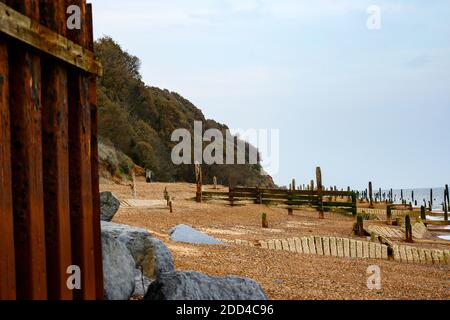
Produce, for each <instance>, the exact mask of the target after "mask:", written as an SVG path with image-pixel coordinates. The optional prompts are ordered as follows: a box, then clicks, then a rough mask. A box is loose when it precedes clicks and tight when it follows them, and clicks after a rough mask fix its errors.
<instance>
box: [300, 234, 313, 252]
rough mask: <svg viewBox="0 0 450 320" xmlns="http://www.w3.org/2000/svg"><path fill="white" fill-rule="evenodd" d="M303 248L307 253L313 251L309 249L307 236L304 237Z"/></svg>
mask: <svg viewBox="0 0 450 320" xmlns="http://www.w3.org/2000/svg"><path fill="white" fill-rule="evenodd" d="M302 248H303V253H305V254H310V253H311V250H310V249H309V242H308V238H305V237H303V238H302Z"/></svg>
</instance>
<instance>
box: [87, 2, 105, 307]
mask: <svg viewBox="0 0 450 320" xmlns="http://www.w3.org/2000/svg"><path fill="white" fill-rule="evenodd" d="M86 10H87V12H86V15H87V16H86V30H87V48H88V49H89V50H90V51H92V52H93V51H94V25H93V13H92V4H88V5H87V7H86ZM89 106H90V110H91V169H92V207H93V208H92V210H93V215H94V217H93V229H94V256H95V280H96V284H95V287H96V291H97V300H103V298H104V288H103V254H102V235H101V222H100V220H101V217H100V216H101V213H100V178H99V156H98V141H99V138H98V134H99V132H98V107H97V78H96V75H95V74H93V75H90V77H89Z"/></svg>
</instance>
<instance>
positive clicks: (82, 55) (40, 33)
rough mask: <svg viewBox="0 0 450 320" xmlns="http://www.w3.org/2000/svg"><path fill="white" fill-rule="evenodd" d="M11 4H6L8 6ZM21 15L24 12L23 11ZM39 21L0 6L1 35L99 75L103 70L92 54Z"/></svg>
mask: <svg viewBox="0 0 450 320" xmlns="http://www.w3.org/2000/svg"><path fill="white" fill-rule="evenodd" d="M13 1H14V0H9V1H7V3H10V2H13ZM33 1H34V0H33ZM33 1H32V2H33ZM74 3H75V1H74ZM36 7H37V6H36ZM22 13H24V12H23V11H22ZM38 18H39V17H31V18H29V17H27V16H26V15H24V14H21V13H19V12H18V11H16V10H13V9H11V8H10V7H8V6H7V5H5V4H4V3H1V2H0V21H1V22H2V23H1V24H0V33H3V34H6V35H8V36H10V37H12V38H14V39H16V40H18V41H21V42H22V43H24V44H27V45H29V46H31V47H33V48H35V49H38V50H39V51H42V52H45V53H47V54H49V55H51V56H53V57H56V58H58V59H60V60H61V61H64V62H65V63H68V64H70V65H72V66H74V67H76V68H79V69H82V70H84V71H86V72H88V73H92V74H97V75H101V74H102V66H101V64H100V62H99V61H98V60H97V59H96V58H95V56H94V53H93V52H91V51H89V50H86V49H84V48H82V47H81V46H80V45H78V44H76V43H74V42H72V41H70V40H69V39H66V38H64V37H63V36H61V35H59V34H57V33H56V32H53V31H52V30H50V29H49V28H46V27H44V26H43V25H40V24H39V23H37V22H36V21H39V19H38Z"/></svg>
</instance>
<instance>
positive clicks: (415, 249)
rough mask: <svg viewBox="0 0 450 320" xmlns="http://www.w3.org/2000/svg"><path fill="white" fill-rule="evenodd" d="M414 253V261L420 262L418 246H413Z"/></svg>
mask: <svg viewBox="0 0 450 320" xmlns="http://www.w3.org/2000/svg"><path fill="white" fill-rule="evenodd" d="M412 255H413V261H414V263H420V256H419V250H418V249H417V248H415V247H413V248H412Z"/></svg>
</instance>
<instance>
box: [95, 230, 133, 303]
mask: <svg viewBox="0 0 450 320" xmlns="http://www.w3.org/2000/svg"><path fill="white" fill-rule="evenodd" d="M102 250H103V274H104V287H105V300H129V299H130V297H131V296H132V294H133V292H134V289H135V288H134V285H135V275H134V269H135V263H134V259H133V257H132V256H131V254H130V252H129V251H128V249H127V247H126V246H125V245H124V244H123V243H122V242H120V241H119V240H117V239H116V238H114V237H113V236H112V235H111V234H109V233H108V232H103V231H102Z"/></svg>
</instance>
